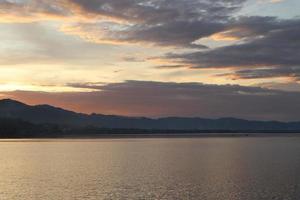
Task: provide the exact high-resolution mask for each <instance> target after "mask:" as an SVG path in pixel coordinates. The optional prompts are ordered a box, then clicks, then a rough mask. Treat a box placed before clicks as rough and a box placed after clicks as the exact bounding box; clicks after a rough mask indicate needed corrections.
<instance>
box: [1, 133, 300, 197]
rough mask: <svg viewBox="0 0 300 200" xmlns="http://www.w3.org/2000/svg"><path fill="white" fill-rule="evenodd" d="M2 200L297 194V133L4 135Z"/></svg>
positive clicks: (299, 166)
mask: <svg viewBox="0 0 300 200" xmlns="http://www.w3.org/2000/svg"><path fill="white" fill-rule="evenodd" d="M0 199H1V200H6V199H7V200H20V199H21V200H34V199H43V200H49V199H51V200H68V199H72V200H73V199H97V200H101V199H204V200H206V199H208V200H218V199H220V200H227V199H228V200H255V199H258V200H262V199H268V200H269V199H280V200H288V199H295V200H299V199H300V138H299V137H298V138H293V137H287V138H193V139H192V138H191V139H118V140H117V139H114V140H110V139H97V140H71V141H64V140H51V141H43V140H39V141H38V140H28V141H18V140H13V141H9V142H5V141H4V140H2V141H0Z"/></svg>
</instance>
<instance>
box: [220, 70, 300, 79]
mask: <svg viewBox="0 0 300 200" xmlns="http://www.w3.org/2000/svg"><path fill="white" fill-rule="evenodd" d="M225 75H231V76H233V77H235V78H237V79H261V78H275V77H288V78H291V79H294V80H296V81H299V80H300V67H274V68H264V69H249V70H239V71H236V72H234V73H232V74H225Z"/></svg>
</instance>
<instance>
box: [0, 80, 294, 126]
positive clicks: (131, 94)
mask: <svg viewBox="0 0 300 200" xmlns="http://www.w3.org/2000/svg"><path fill="white" fill-rule="evenodd" d="M69 86H73V87H76V88H89V89H91V88H93V89H96V91H94V92H69V93H46V92H25V91H16V92H9V93H2V95H7V96H9V97H10V98H15V99H18V100H23V101H26V102H28V103H31V104H37V103H49V104H53V105H55V106H62V107H66V108H68V109H72V110H77V111H81V112H90V113H91V112H97V113H105V114H122V115H131V116H152V117H158V116H190V117H193V116H198V117H209V118H219V117H239V118H246V119H259V120H285V121H290V120H292V121H293V120H299V119H300V113H299V112H298V111H299V109H300V104H299V103H298V102H299V100H300V93H299V92H284V91H279V90H270V89H263V88H260V87H243V86H239V85H207V84H200V83H174V82H149V81H127V82H122V83H111V84H106V85H105V84H104V85H103V84H99V83H95V84H93V83H86V84H85V83H78V84H75V83H73V84H71V85H69Z"/></svg>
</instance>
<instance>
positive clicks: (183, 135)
mask: <svg viewBox="0 0 300 200" xmlns="http://www.w3.org/2000/svg"><path fill="white" fill-rule="evenodd" d="M233 137H300V132H299V133H178V134H177V133H176V134H170V133H166V134H164V133H161V134H98V135H86V136H82V135H81V136H78V135H68V136H61V137H11V138H0V141H1V140H2V141H6V140H12V141H13V140H31V139H41V140H48V139H49V140H51V139H67V140H68V139H75V140H76V139H131V138H132V139H135V138H136V139H138V138H233ZM2 141H1V142H2Z"/></svg>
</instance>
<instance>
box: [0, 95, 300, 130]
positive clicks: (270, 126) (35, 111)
mask: <svg viewBox="0 0 300 200" xmlns="http://www.w3.org/2000/svg"><path fill="white" fill-rule="evenodd" d="M0 118H2V119H18V120H22V121H26V122H30V123H32V124H56V125H60V126H68V127H77V128H82V127H89V126H91V127H96V128H110V129H152V130H153V129H155V130H228V131H237V130H239V131H241V130H247V131H251V130H260V131H294V130H300V122H289V123H285V122H276V121H249V120H242V119H235V118H221V119H204V118H185V117H167V118H159V119H151V118H145V117H124V116H113V115H102V114H91V115H88V114H82V113H76V112H72V111H68V110H64V109H61V108H57V107H53V106H50V105H36V106H30V105H26V104H24V103H21V102H18V101H15V100H11V99H3V100H0Z"/></svg>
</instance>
